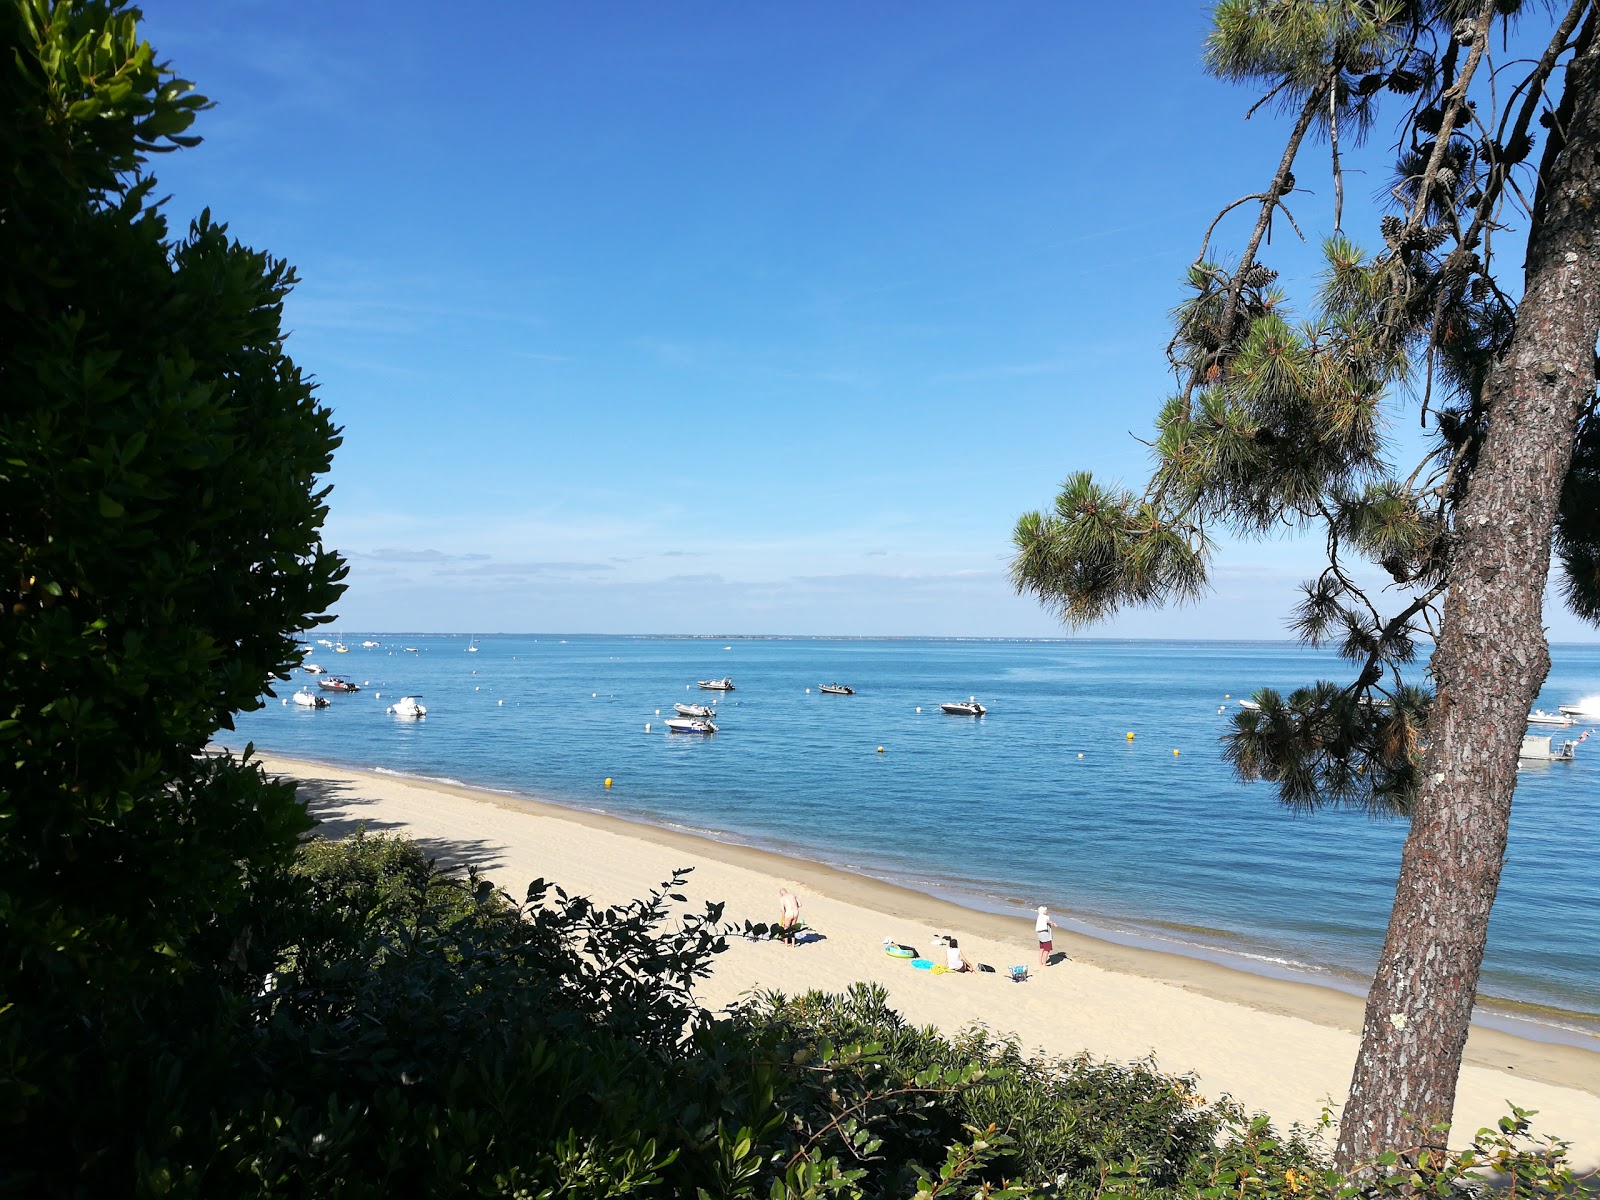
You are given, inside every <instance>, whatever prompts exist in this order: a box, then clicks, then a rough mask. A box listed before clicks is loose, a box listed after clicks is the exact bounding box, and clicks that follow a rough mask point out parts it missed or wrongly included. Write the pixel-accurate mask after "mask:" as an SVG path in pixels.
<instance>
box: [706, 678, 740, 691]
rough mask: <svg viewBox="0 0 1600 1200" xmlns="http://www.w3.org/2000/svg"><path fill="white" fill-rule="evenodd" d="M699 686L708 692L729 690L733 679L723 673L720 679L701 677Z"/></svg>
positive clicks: (731, 689) (731, 687)
mask: <svg viewBox="0 0 1600 1200" xmlns="http://www.w3.org/2000/svg"><path fill="white" fill-rule="evenodd" d="M700 686H701V687H702V688H704V689H705V690H706V691H708V692H731V691H733V680H731V679H729V678H728V677H727V676H726V675H724V676H723V677H722V678H721V679H702V680H701V681H700Z"/></svg>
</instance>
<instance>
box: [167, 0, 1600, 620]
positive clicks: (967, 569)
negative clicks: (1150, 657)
mask: <svg viewBox="0 0 1600 1200" xmlns="http://www.w3.org/2000/svg"><path fill="white" fill-rule="evenodd" d="M144 12H145V21H144V23H143V26H142V32H143V34H144V36H146V37H147V38H148V39H149V40H150V41H151V42H152V43H153V45H154V46H155V48H156V51H157V56H158V57H159V58H162V59H165V60H167V61H168V62H170V63H171V65H172V67H173V68H174V69H175V70H176V71H177V73H178V74H179V75H180V76H181V77H183V78H187V79H190V80H192V81H194V83H195V84H196V86H197V89H198V90H199V91H200V92H201V93H202V94H204V95H206V96H208V97H209V98H211V99H212V100H213V101H215V107H214V108H213V109H211V110H210V111H208V112H206V113H204V114H202V116H201V118H200V120H199V122H198V124H197V127H196V129H195V130H193V131H191V132H197V133H199V134H200V135H201V136H202V137H203V138H204V141H203V143H202V145H200V146H199V147H198V148H196V149H192V150H186V151H182V152H179V153H176V154H172V155H166V156H161V157H159V158H158V159H157V160H156V161H155V162H154V164H153V170H154V173H155V174H156V176H157V177H158V179H159V180H160V183H161V187H160V188H159V189H158V190H159V192H160V193H161V194H166V195H170V197H171V198H170V200H169V201H168V212H169V215H170V217H171V218H172V219H173V221H174V224H175V226H177V227H180V228H181V227H182V225H183V224H184V223H186V222H187V221H188V220H189V219H191V218H192V217H194V216H195V215H197V214H198V213H199V212H200V211H201V210H202V209H203V208H207V207H209V208H210V209H211V211H212V213H213V215H214V217H215V218H216V219H218V220H221V221H224V222H226V223H227V224H228V225H229V227H230V229H231V232H232V234H233V235H234V236H235V237H236V238H238V239H239V240H240V241H242V242H244V243H246V244H248V245H251V246H254V247H256V248H258V249H264V250H267V251H270V252H271V253H272V254H274V255H275V256H277V257H280V258H282V259H285V260H287V261H288V262H290V263H292V264H294V266H295V267H296V269H297V271H298V274H299V276H300V279H301V282H300V284H299V285H298V287H297V288H296V290H295V292H294V294H293V295H292V296H291V297H290V299H289V302H288V304H287V305H286V310H285V325H286V327H287V328H288V329H290V330H291V331H292V332H291V336H290V339H289V343H288V346H289V352H290V354H291V355H292V356H293V357H294V359H295V361H296V362H297V363H298V364H299V365H300V367H301V368H302V369H303V370H305V371H307V372H308V373H310V374H311V375H313V376H314V377H315V378H316V380H317V381H318V385H319V392H318V395H319V398H320V399H321V401H322V402H323V403H324V404H326V405H328V406H329V407H330V408H331V409H332V410H333V413H334V415H335V418H336V420H337V421H338V422H339V423H340V424H341V425H342V426H343V430H344V442H343V445H342V446H341V448H340V449H339V451H338V452H337V454H336V457H335V461H334V466H333V470H332V472H331V473H330V475H329V477H328V482H329V483H331V484H332V485H333V492H332V495H331V498H330V504H331V511H330V515H329V519H328V522H327V526H326V528H325V540H326V542H327V544H328V545H330V546H331V547H333V548H335V549H337V550H338V551H339V552H340V553H342V554H343V555H345V556H346V558H347V559H348V562H349V565H350V576H349V585H350V586H349V590H348V592H347V593H346V594H345V596H344V597H343V599H342V600H341V602H340V604H339V606H338V608H337V610H336V612H335V614H334V616H335V617H336V620H337V625H338V627H340V628H344V629H351V630H391V631H397V632H398V631H457V632H475V633H493V632H571V633H581V632H594V633H691V634H728V635H738V634H795V635H830V634H837V635H860V636H874V635H876V636H965V637H1053V636H1061V635H1062V634H1063V633H1064V632H1065V631H1063V630H1062V628H1061V627H1060V626H1059V625H1058V624H1057V623H1056V622H1055V620H1054V619H1053V618H1052V617H1051V616H1050V615H1049V614H1048V613H1047V612H1045V611H1044V610H1042V609H1041V608H1040V607H1039V605H1038V604H1037V603H1036V602H1035V601H1033V600H1031V599H1028V598H1025V597H1019V596H1017V595H1015V594H1014V593H1013V591H1012V589H1011V587H1010V584H1009V583H1008V579H1007V570H1008V564H1009V561H1010V557H1011V553H1012V549H1011V540H1010V539H1011V531H1012V528H1013V526H1014V525H1015V522H1016V520H1017V518H1018V516H1020V515H1021V514H1022V513H1024V512H1026V511H1029V510H1033V509H1037V508H1042V507H1047V506H1048V505H1049V504H1050V503H1051V502H1052V501H1053V499H1054V496H1055V493H1056V490H1057V488H1058V486H1059V484H1060V482H1061V480H1062V479H1063V478H1064V477H1065V476H1066V475H1068V474H1069V473H1071V472H1074V471H1078V470H1086V469H1087V470H1092V471H1093V472H1094V473H1095V475H1096V476H1097V477H1100V478H1104V479H1107V480H1121V481H1124V482H1126V483H1128V484H1130V485H1133V486H1135V487H1138V486H1140V485H1142V483H1143V481H1144V479H1145V478H1146V477H1147V475H1148V471H1149V465H1150V460H1149V457H1148V450H1147V448H1146V447H1145V446H1144V445H1143V444H1142V443H1141V442H1140V440H1139V439H1140V438H1145V437H1148V436H1149V433H1150V430H1151V427H1152V422H1153V420H1154V417H1155V414H1156V411H1157V409H1158V408H1159V406H1160V404H1161V402H1162V400H1163V399H1164V398H1165V396H1166V394H1167V392H1168V390H1169V389H1170V387H1171V385H1172V380H1171V376H1170V374H1169V372H1168V370H1167V367H1166V363H1165V358H1164V349H1165V346H1166V342H1167V338H1168V336H1169V334H1170V325H1169V312H1170V310H1171V308H1172V307H1173V305H1174V304H1175V303H1177V301H1178V300H1179V298H1180V292H1179V281H1180V280H1181V278H1182V276H1183V272H1184V269H1185V267H1186V266H1187V264H1188V263H1189V262H1190V261H1191V260H1192V259H1193V258H1194V257H1195V254H1196V252H1197V250H1198V248H1199V243H1200V238H1201V236H1202V234H1203V233H1204V230H1205V227H1206V225H1207V224H1208V223H1209V221H1210V220H1211V218H1212V217H1213V216H1214V215H1215V213H1216V212H1217V210H1218V209H1220V208H1221V207H1222V206H1223V205H1225V204H1227V203H1229V202H1230V201H1232V200H1234V199H1236V198H1238V197H1239V196H1241V195H1244V194H1246V193H1248V192H1251V191H1254V190H1257V189H1258V188H1259V187H1260V186H1261V185H1262V184H1263V183H1264V182H1265V181H1266V180H1267V179H1269V178H1270V177H1271V172H1272V169H1273V167H1274V165H1275V163H1276V158H1277V155H1278V153H1279V150H1280V149H1281V142H1280V141H1279V138H1280V136H1281V128H1280V127H1279V124H1278V122H1277V121H1276V118H1275V117H1274V115H1273V114H1271V113H1267V112H1263V113H1260V114H1257V115H1256V116H1255V117H1254V118H1252V119H1250V120H1249V121H1246V119H1245V114H1246V112H1247V110H1248V109H1249V106H1250V105H1251V103H1252V102H1253V101H1254V99H1255V97H1254V96H1253V95H1251V94H1249V93H1248V92H1246V91H1244V90H1241V89H1238V88H1235V87H1232V86H1230V85H1226V84H1223V83H1221V82H1218V81H1216V80H1212V79H1210V78H1209V77H1207V76H1206V75H1205V74H1204V72H1203V70H1202V68H1201V62H1200V54H1201V47H1202V43H1203V39H1204V36H1205V32H1206V29H1207V13H1208V7H1207V6H1206V5H1204V4H1197V3H1188V2H1178V0H1163V2H1157V3H1147V4H1137V5H1132V4H1124V5H1090V4H1084V3H1079V2H1075V0H994V2H992V3H985V4H981V5H980V4H973V3H969V2H963V3H956V2H953V0H930V2H928V3H924V4H919V5H917V6H915V7H914V8H913V7H911V6H906V5H895V4H888V3H883V2H879V0H867V2H864V3H862V2H858V3H850V4H846V3H842V2H840V0H818V2H815V3H808V4H804V5H800V4H791V5H777V4H765V5H763V4H741V5H735V4H731V3H709V2H705V0H684V2H681V3H677V4H672V5H663V4H659V3H645V2H643V0H609V2H608V3H605V4H598V5H574V4H557V3H553V2H547V0H535V2H530V3H498V4H495V3H491V4H481V5H473V6H459V7H458V6H454V5H441V4H438V3H436V2H435V3H428V4H423V3H417V2H415V0H386V2H385V3H382V4H379V3H350V2H345V0H328V2H327V3H323V4H318V5H289V4H282V3H266V2H264V0H262V2H251V0H230V2H227V3H217V2H215V0H206V2H200V0H149V2H148V3H146V4H145V5H144ZM1315 173H1316V172H1315V171H1314V170H1312V171H1300V172H1298V174H1299V175H1300V176H1301V178H1302V187H1304V188H1305V189H1306V190H1305V191H1304V192H1303V193H1301V194H1298V195H1297V196H1296V197H1295V205H1294V215H1295V217H1296V219H1297V221H1298V222H1299V224H1300V226H1301V228H1302V229H1303V230H1305V231H1306V233H1307V235H1308V237H1309V239H1310V240H1309V241H1308V242H1307V243H1306V244H1304V245H1302V244H1300V243H1298V241H1297V240H1296V239H1295V238H1294V236H1293V234H1292V231H1290V230H1288V229H1286V228H1283V227H1282V226H1280V227H1278V228H1277V229H1275V231H1274V234H1275V240H1274V245H1273V248H1272V251H1271V252H1270V253H1269V254H1268V255H1267V256H1266V260H1267V261H1268V262H1269V263H1270V264H1271V265H1273V266H1275V267H1277V268H1278V269H1279V270H1280V271H1281V272H1282V279H1283V282H1284V283H1285V284H1287V285H1288V286H1289V287H1290V289H1291V293H1292V292H1293V291H1294V290H1295V289H1296V288H1297V287H1298V288H1299V289H1300V290H1301V291H1303V290H1304V289H1305V287H1307V286H1309V284H1310V282H1311V281H1312V280H1313V278H1314V272H1315V269H1316V256H1315V246H1316V243H1317V241H1318V239H1319V238H1320V236H1321V235H1322V234H1325V233H1326V232H1327V230H1328V228H1329V226H1330V225H1331V217H1330V212H1331V198H1330V196H1329V194H1328V193H1329V189H1328V187H1327V186H1326V185H1325V182H1324V181H1322V180H1312V179H1311V178H1310V176H1312V175H1314V174H1315ZM1373 178H1374V180H1375V179H1376V176H1374V177H1373ZM1371 190H1377V183H1376V182H1373V183H1372V188H1371ZM1354 191H1355V192H1356V193H1357V194H1358V195H1357V197H1356V198H1355V200H1354V201H1353V203H1354V204H1355V205H1356V206H1360V205H1361V204H1364V203H1365V201H1364V200H1362V199H1361V198H1360V195H1359V193H1361V191H1362V188H1361V186H1359V185H1358V186H1357V187H1356V188H1355V189H1354ZM1243 228H1244V226H1243V223H1242V220H1241V222H1240V223H1238V224H1233V225H1224V226H1223V227H1222V235H1223V237H1224V239H1225V240H1227V239H1229V238H1230V237H1233V236H1237V237H1242V236H1243V234H1242V232H1241V231H1242V229H1243ZM1404 425H1405V417H1404V415H1402V416H1401V417H1398V418H1397V433H1398V434H1399V436H1400V437H1401V438H1402V440H1404V439H1405V438H1406V437H1407V436H1409V435H1408V434H1407V433H1406V432H1405V429H1404V428H1402V427H1403V426H1404ZM263 452H264V453H270V447H264V448H263ZM1320 562H1321V541H1320V539H1319V538H1317V539H1311V538H1296V537H1294V536H1286V537H1284V538H1280V539H1275V540H1269V541H1266V542H1247V543H1235V542H1231V541H1224V542H1223V543H1222V544H1221V546H1220V548H1219V554H1218V556H1217V559H1216V563H1215V570H1214V575H1213V584H1214V589H1213V592H1212V594H1211V595H1209V596H1208V597H1207V598H1206V599H1204V600H1202V601H1200V602H1199V603H1197V604H1193V605H1189V606H1186V607H1183V608H1168V609H1162V610H1143V611H1132V612H1127V613H1124V614H1122V615H1121V616H1119V617H1117V618H1116V619H1114V620H1112V621H1110V622H1107V623H1105V624H1103V625H1100V626H1096V627H1093V628H1092V629H1089V630H1085V631H1083V632H1085V633H1087V634H1090V635H1092V636H1110V637H1167V638H1277V637H1284V636H1287V634H1286V632H1285V629H1284V625H1283V620H1284V616H1285V615H1286V613H1287V612H1288V609H1289V606H1290V605H1291V604H1292V602H1293V599H1294V594H1295V591H1296V586H1297V585H1298V584H1299V583H1300V582H1301V581H1302V580H1304V579H1306V578H1308V577H1309V576H1310V575H1312V574H1314V573H1315V571H1316V570H1317V569H1318V567H1319V565H1320ZM1549 608H1550V611H1549V613H1548V616H1547V623H1548V625H1549V627H1550V632H1551V635H1552V637H1554V638H1556V639H1557V640H1593V639H1594V636H1595V635H1594V633H1593V631H1591V630H1587V629H1585V628H1584V627H1583V626H1581V625H1580V624H1579V623H1578V622H1577V621H1576V620H1575V619H1573V618H1572V617H1570V616H1568V615H1567V614H1565V613H1563V612H1561V611H1560V610H1559V605H1550V606H1549Z"/></svg>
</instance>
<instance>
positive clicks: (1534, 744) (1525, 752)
mask: <svg viewBox="0 0 1600 1200" xmlns="http://www.w3.org/2000/svg"><path fill="white" fill-rule="evenodd" d="M1517 757H1518V758H1519V759H1523V760H1525V761H1528V762H1571V761H1572V760H1573V759H1575V758H1577V757H1578V742H1577V739H1573V740H1571V741H1565V742H1562V743H1561V746H1560V748H1559V749H1558V748H1556V747H1554V746H1552V745H1551V744H1550V736H1549V735H1548V734H1537V733H1530V734H1527V735H1525V736H1524V737H1523V739H1522V749H1520V750H1518V751H1517Z"/></svg>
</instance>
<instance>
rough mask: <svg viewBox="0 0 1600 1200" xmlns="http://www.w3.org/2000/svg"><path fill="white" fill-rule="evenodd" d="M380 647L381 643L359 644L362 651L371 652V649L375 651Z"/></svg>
mask: <svg viewBox="0 0 1600 1200" xmlns="http://www.w3.org/2000/svg"><path fill="white" fill-rule="evenodd" d="M381 645H383V643H382V642H362V643H361V648H362V649H363V650H372V649H375V648H377V647H378V646H381Z"/></svg>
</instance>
